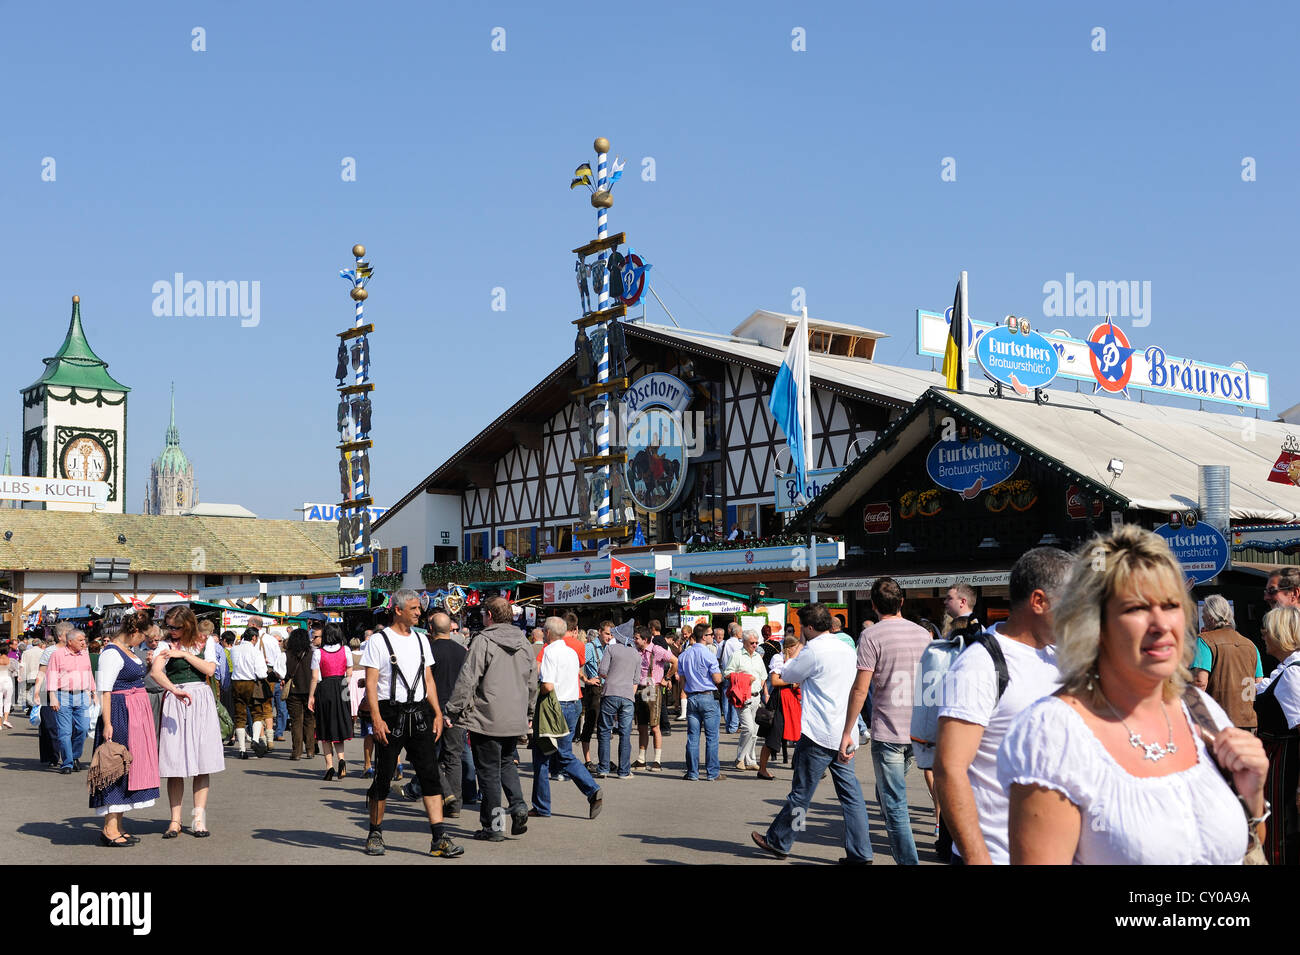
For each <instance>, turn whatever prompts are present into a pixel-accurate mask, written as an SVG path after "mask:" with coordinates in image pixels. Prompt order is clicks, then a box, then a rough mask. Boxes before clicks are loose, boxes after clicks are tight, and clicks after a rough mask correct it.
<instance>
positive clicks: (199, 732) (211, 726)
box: [158, 659, 226, 779]
mask: <svg viewBox="0 0 1300 955" xmlns="http://www.w3.org/2000/svg"><path fill="white" fill-rule="evenodd" d="M167 679H169V680H171V681H172V683H174V684H175V685H176V688H177V689H180V690H184V691H185V692H187V693H188V694H189V695H190V702H189V704H188V705H187V704H186V703H185V702H184V701H182V700H178V699H177V698H176V697H175V696H173V695H172V694H171V693H167V694H165V695H164V696H163V701H162V725H161V728H160V729H159V731H158V774H159V775H160V776H162V777H163V778H165V779H185V778H189V777H192V776H202V775H204V774H207V773H219V772H221V771H222V770H223V769H225V768H226V756H225V751H224V750H223V749H222V747H221V724H220V723H219V722H218V721H217V702H216V699H215V698H214V697H213V695H212V689H211V687H209V686H208V683H207V681H206V680H204V679H203V678H202V676H200V675H199V674H198V673H196V672H195V671H194V669H193V668H192V667H191V666H190V665H189V663H188V662H187V661H185V660H180V659H176V660H168V661H167Z"/></svg>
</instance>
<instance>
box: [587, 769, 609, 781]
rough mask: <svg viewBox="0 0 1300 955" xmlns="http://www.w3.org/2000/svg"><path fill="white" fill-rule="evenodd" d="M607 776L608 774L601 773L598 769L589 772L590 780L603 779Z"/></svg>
mask: <svg viewBox="0 0 1300 955" xmlns="http://www.w3.org/2000/svg"><path fill="white" fill-rule="evenodd" d="M607 775H609V774H608V773H602V772H601V771H600V770H599V769H593V770H591V778H592V779H604V778H605V777H606V776H607Z"/></svg>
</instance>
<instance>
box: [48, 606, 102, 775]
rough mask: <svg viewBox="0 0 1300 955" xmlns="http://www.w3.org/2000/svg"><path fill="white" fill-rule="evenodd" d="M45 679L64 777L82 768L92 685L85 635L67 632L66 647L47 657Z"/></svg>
mask: <svg viewBox="0 0 1300 955" xmlns="http://www.w3.org/2000/svg"><path fill="white" fill-rule="evenodd" d="M45 676H46V679H47V681H48V685H49V689H50V690H51V693H50V707H51V709H53V710H54V718H55V724H56V725H57V727H58V740H59V772H60V773H62V774H63V775H65V776H66V775H68V774H70V773H72V772H73V771H75V770H79V769H81V768H82V767H81V752H82V750H83V749H84V748H85V746H86V735H87V734H88V733H89V732H90V702H91V694H92V692H93V691H94V685H95V684H94V677H93V675H92V673H91V669H90V654H89V653H87V652H86V635H85V634H84V633H83V632H82V631H80V630H72V631H69V633H68V638H67V644H66V645H65V646H62V647H59V648H57V649H56V650H55V651H54V653H53V654H52V655H51V656H50V662H49V664H48V665H47V666H46V669H45Z"/></svg>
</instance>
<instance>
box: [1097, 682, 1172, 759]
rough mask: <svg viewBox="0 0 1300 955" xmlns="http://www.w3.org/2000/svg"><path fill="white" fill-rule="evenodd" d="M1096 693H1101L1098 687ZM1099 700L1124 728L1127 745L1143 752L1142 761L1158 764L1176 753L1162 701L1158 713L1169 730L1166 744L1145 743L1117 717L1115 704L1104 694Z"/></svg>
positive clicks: (1120, 717) (1122, 719)
mask: <svg viewBox="0 0 1300 955" xmlns="http://www.w3.org/2000/svg"><path fill="white" fill-rule="evenodd" d="M1097 691H1098V692H1101V687H1098V688H1097ZM1101 698H1102V699H1103V700H1105V701H1106V705H1107V706H1109V707H1110V711H1111V712H1112V713H1114V714H1115V719H1117V720H1119V725H1120V726H1122V727H1124V732H1126V733H1128V742H1129V745H1130V746H1132V747H1133V748H1134V749H1140V750H1142V751H1143V753H1142V758H1143V759H1149V760H1151V762H1153V763H1158V762H1160V760H1162V759H1164V758H1165V757H1166V756H1172V755H1173V754H1174V753H1176V752H1178V747H1177V746H1176V745H1175V744H1174V727H1173V724H1172V723H1170V722H1169V713H1168V712H1167V711H1166V710H1165V704H1164V701H1163V700H1162V701H1161V702H1160V713H1161V715H1163V716H1164V718H1165V727H1166V728H1167V729H1168V730H1169V742H1168V744H1165V743H1147V742H1145V741H1144V740H1143V739H1142V737H1141V735H1140V734H1138V733H1134V732H1133V731H1132V730H1131V729H1129V728H1128V724H1127V723H1125V722H1124V717H1122V716H1120V715H1119V710H1117V709H1115V704H1114V703H1112V702H1111V701H1110V699H1109V698H1108V697H1107V696H1106V694H1105V693H1102V694H1101Z"/></svg>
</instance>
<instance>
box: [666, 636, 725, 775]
mask: <svg viewBox="0 0 1300 955" xmlns="http://www.w3.org/2000/svg"><path fill="white" fill-rule="evenodd" d="M708 633H709V628H708V627H706V626H705V625H704V624H702V623H700V624H696V625H695V629H694V630H692V631H691V645H690V646H689V647H687V648H686V649H685V650H683V651H682V655H681V656H680V657H678V658H677V672H678V673H680V674H681V676H682V692H683V693H685V694H686V773H685V775H683V776H682V779H699V778H700V727H701V726H703V727H704V738H705V771H706V772H707V773H708V779H709V781H710V782H713V781H714V780H718V779H724V778H725V777H724V776H723V775H722V773H720V772H718V768H719V765H718V721H719V719H720V718H721V716H722V711H721V708H720V707H719V705H718V694H717V689H718V686H719V684H721V683H722V668H721V667H719V666H718V658H717V657H716V656H714V653H713V651H712V650H711V649H710V648H709V647H708V646H707V645H706V644H705V642H704V639H705V636H706V635H707V634H708Z"/></svg>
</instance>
